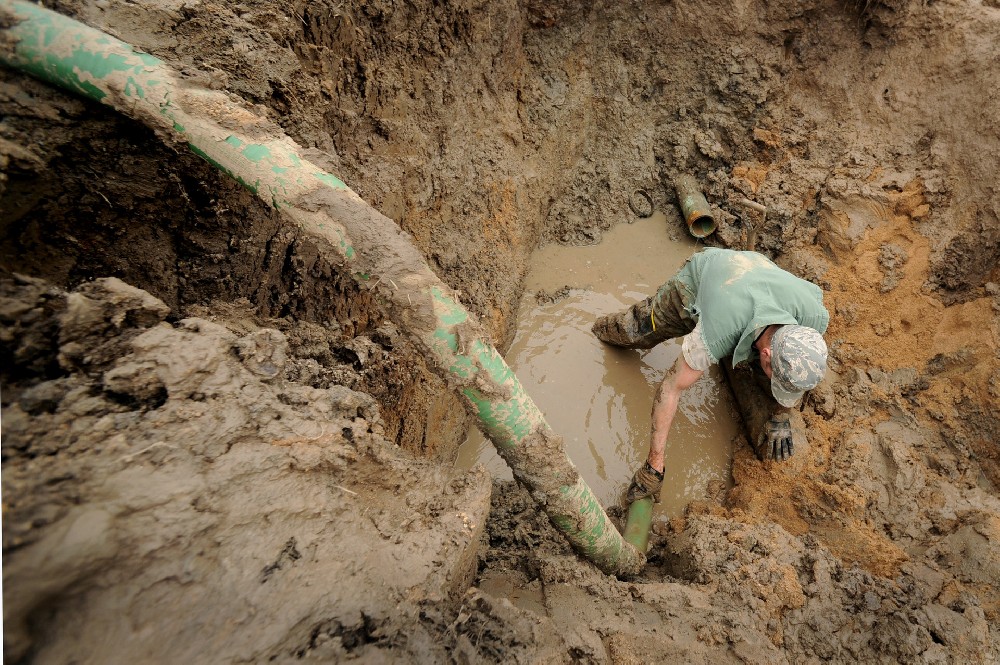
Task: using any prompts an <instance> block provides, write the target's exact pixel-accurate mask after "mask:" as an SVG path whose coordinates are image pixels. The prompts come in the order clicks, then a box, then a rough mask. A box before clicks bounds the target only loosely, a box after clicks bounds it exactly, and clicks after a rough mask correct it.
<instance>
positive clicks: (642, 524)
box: [625, 497, 653, 554]
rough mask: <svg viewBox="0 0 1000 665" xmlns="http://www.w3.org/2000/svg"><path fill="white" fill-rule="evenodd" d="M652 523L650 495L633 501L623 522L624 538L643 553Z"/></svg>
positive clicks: (647, 543) (646, 546) (646, 547)
mask: <svg viewBox="0 0 1000 665" xmlns="http://www.w3.org/2000/svg"><path fill="white" fill-rule="evenodd" d="M652 525H653V499H652V497H646V498H645V499H639V500H638V501H633V502H632V505H631V506H629V508H628V519H627V520H626V522H625V540H626V541H628V542H629V543H631V544H632V546H633V547H635V548H636V549H637V550H639V551H640V552H642V553H643V554H645V553H646V550H647V549H648V548H649V530H650V528H651V527H652Z"/></svg>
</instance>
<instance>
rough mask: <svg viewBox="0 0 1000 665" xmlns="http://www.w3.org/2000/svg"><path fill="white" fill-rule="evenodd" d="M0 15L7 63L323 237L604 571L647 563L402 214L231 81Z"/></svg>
mask: <svg viewBox="0 0 1000 665" xmlns="http://www.w3.org/2000/svg"><path fill="white" fill-rule="evenodd" d="M0 19H2V20H0V25H2V26H3V28H0V35H2V40H0V61H2V62H3V63H4V64H5V65H7V66H9V67H12V68H15V69H18V70H20V71H23V72H26V73H28V74H31V75H33V76H36V77H38V78H40V79H41V80H43V81H46V82H48V83H51V84H54V85H58V86H60V87H63V88H66V89H68V90H70V91H71V92H74V93H77V94H80V95H82V96H84V97H87V98H90V99H92V100H95V101H99V102H101V103H103V104H106V105H108V106H110V107H112V108H114V109H115V110H117V111H119V112H121V113H123V114H124V115H127V116H129V117H131V118H133V119H134V120H138V121H140V122H142V123H144V124H145V125H147V126H148V127H150V128H151V129H153V130H154V131H156V132H157V133H158V134H159V135H161V136H168V137H171V138H173V139H175V140H180V141H183V142H185V143H187V144H188V146H189V147H190V148H191V150H192V151H194V152H195V153H196V154H198V155H199V156H201V157H203V158H204V159H205V160H207V161H208V162H209V163H211V164H212V165H214V166H215V167H217V168H218V169H220V170H221V171H223V172H224V173H226V174H227V175H229V176H231V177H233V178H234V179H236V180H237V181H238V182H240V183H241V184H243V185H244V186H245V187H246V188H247V189H249V190H250V191H252V192H253V193H254V194H256V195H257V196H258V197H259V198H261V199H262V200H263V201H264V202H265V203H266V204H267V205H269V206H271V207H273V208H275V209H276V210H278V211H280V212H281V213H282V214H283V215H284V216H285V218H286V219H287V220H289V221H290V222H291V223H293V224H294V225H296V226H297V227H298V228H299V229H300V230H301V232H303V233H305V234H307V235H309V236H310V237H311V238H313V239H315V240H316V241H317V244H318V246H319V247H320V248H321V251H328V252H330V254H331V255H332V257H331V258H333V259H335V260H334V261H333V262H334V263H335V264H337V265H340V266H341V267H342V268H343V269H345V270H349V271H350V272H351V274H352V275H353V276H354V278H355V279H356V280H357V281H358V283H359V284H360V285H361V286H362V287H363V288H367V289H369V290H370V291H371V292H373V294H374V296H375V298H376V300H377V301H378V302H379V303H380V305H381V306H382V308H383V310H384V311H385V313H386V316H387V317H388V318H389V319H390V320H392V321H393V322H395V323H396V324H397V325H398V326H399V327H400V328H401V329H402V330H404V331H406V332H407V334H408V335H409V337H410V339H411V340H413V342H414V343H415V344H416V346H417V348H419V349H420V350H421V351H422V352H423V353H424V355H425V356H426V358H427V360H428V363H429V365H430V366H431V367H432V368H433V369H434V371H435V372H437V373H438V374H439V375H441V376H443V377H444V378H445V380H446V381H448V382H449V385H450V386H451V387H452V388H453V389H454V390H456V391H457V392H458V393H459V394H460V395H462V397H463V398H464V400H463V402H464V404H465V406H466V408H467V409H468V410H469V411H470V413H471V414H472V415H473V416H475V417H476V418H477V420H478V424H479V427H480V429H481V430H482V431H483V433H484V434H486V436H487V437H488V438H489V439H490V440H491V441H492V442H493V444H494V445H495V446H496V448H497V451H498V452H499V453H500V455H501V456H502V457H503V458H504V460H505V461H506V462H507V463H508V464H509V465H510V467H511V468H512V469H513V470H514V475H515V477H517V478H518V480H519V481H521V482H522V483H523V484H525V485H526V486H527V487H528V488H529V489H530V490H531V493H532V496H533V497H534V498H535V500H536V501H537V502H538V503H539V504H540V505H541V507H542V508H543V509H544V510H545V511H546V513H547V514H548V517H549V520H550V521H551V522H552V523H553V524H554V525H555V526H556V528H558V529H559V530H560V531H561V532H562V533H563V535H564V536H565V537H566V538H567V540H568V541H569V542H570V543H571V544H572V545H573V547H574V548H575V549H576V550H577V551H578V552H580V553H581V554H582V555H584V556H585V557H586V558H588V559H589V560H590V561H592V562H593V563H594V564H595V565H597V566H598V567H599V568H600V569H601V570H603V571H604V572H606V573H611V574H617V575H623V576H625V575H632V574H635V573H637V572H639V570H641V569H642V567H643V566H644V565H645V562H646V557H645V554H644V553H643V552H641V551H639V550H638V549H637V548H636V547H635V546H633V545H632V544H630V543H629V542H627V541H626V540H625V539H624V538H623V537H622V536H621V534H620V533H618V531H617V530H616V529H615V527H614V525H613V524H612V523H611V520H610V519H609V518H608V516H607V514H606V513H605V512H604V509H603V508H602V507H601V505H600V503H599V502H598V500H597V498H596V497H595V496H594V494H593V492H592V491H591V489H590V487H589V486H588V485H587V484H586V483H585V482H584V480H583V478H582V477H580V474H579V473H578V472H577V470H576V467H574V465H573V463H572V461H570V459H569V458H568V457H567V455H566V452H565V448H564V446H563V442H562V439H561V438H560V437H559V436H557V435H556V434H555V433H554V432H553V431H552V430H551V428H550V427H549V426H548V424H547V423H546V421H545V418H544V416H543V415H542V413H541V411H540V410H539V408H538V407H537V406H536V405H535V403H534V402H533V401H532V400H531V398H530V397H529V396H528V395H527V394H526V393H525V391H524V389H523V388H522V387H521V384H520V382H519V381H518V379H517V377H516V376H515V375H514V373H513V371H511V369H510V368H509V367H508V366H507V364H506V363H505V362H504V360H503V358H502V357H501V356H500V354H499V352H498V351H497V350H496V349H495V348H494V347H493V346H492V344H491V343H490V342H489V341H488V337H487V336H486V334H485V332H484V331H483V329H482V328H481V326H480V325H479V323H478V322H477V321H476V320H475V319H474V318H473V317H472V316H471V315H470V314H469V313H468V312H467V311H466V310H465V308H464V307H463V306H462V305H461V304H460V302H459V300H458V297H457V295H456V294H455V293H454V292H453V291H452V290H451V289H450V288H449V287H448V286H447V285H445V284H444V283H443V282H441V281H440V280H439V279H438V278H437V276H436V275H435V274H434V273H433V272H432V271H431V269H430V267H429V266H428V265H427V262H426V260H425V259H424V257H423V255H422V254H421V253H420V251H419V250H418V249H417V248H416V247H415V246H414V244H413V243H412V241H411V239H410V237H409V235H408V234H407V233H405V232H404V231H402V230H401V229H400V228H399V226H397V225H396V223H395V222H393V221H392V220H391V219H389V218H387V217H385V216H384V215H382V214H381V213H379V212H378V211H376V210H375V209H373V208H372V207H371V206H370V205H368V204H367V203H366V202H365V201H363V200H362V199H361V198H360V197H359V196H358V195H357V194H356V193H354V192H353V191H352V190H350V189H349V188H348V187H347V186H346V185H345V184H344V183H343V182H342V181H341V180H340V179H338V178H337V177H335V176H333V175H331V174H330V173H327V172H326V171H324V170H322V169H320V168H319V167H317V166H315V165H313V164H312V163H310V162H308V161H307V160H305V159H303V158H302V156H301V151H300V149H299V146H298V145H297V144H296V143H295V142H293V141H292V140H291V139H290V138H288V137H287V136H285V134H284V133H283V132H282V131H281V129H280V128H279V127H277V126H276V125H274V124H272V123H270V122H269V121H267V120H266V119H263V118H261V117H259V116H257V115H256V114H254V113H252V112H250V111H248V110H246V109H245V108H243V107H242V106H240V105H238V104H236V103H234V102H233V101H232V100H231V99H230V98H229V97H228V96H226V95H224V94H222V93H216V92H211V91H208V90H204V89H201V88H197V87H193V86H190V85H188V84H186V82H185V81H183V79H182V78H181V77H180V75H179V74H178V73H177V72H175V71H174V70H173V69H172V68H170V67H169V66H167V65H166V64H165V63H163V62H162V61H161V60H159V59H157V58H155V57H153V56H151V55H148V54H144V53H139V52H136V51H135V50H134V49H133V48H132V47H131V46H130V45H128V44H126V43H124V42H122V41H120V40H118V39H115V38H114V37H111V36H110V35H108V34H106V33H104V32H101V31H99V30H96V29H93V28H89V27H87V26H85V25H83V24H81V23H79V22H77V21H74V20H72V19H70V18H67V17H65V16H62V15H61V14H58V13H55V12H52V11H50V10H47V9H44V8H43V7H40V6H38V5H35V4H32V3H30V2H25V1H23V0H2V1H0ZM228 128H234V129H228ZM235 128H239V129H235ZM337 259H339V260H337Z"/></svg>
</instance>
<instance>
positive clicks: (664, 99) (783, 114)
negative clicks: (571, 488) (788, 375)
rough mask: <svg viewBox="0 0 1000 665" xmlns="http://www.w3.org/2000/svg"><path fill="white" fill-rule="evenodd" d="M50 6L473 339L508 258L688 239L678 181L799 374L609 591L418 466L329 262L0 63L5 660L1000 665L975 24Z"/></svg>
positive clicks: (136, 137) (717, 1) (984, 125)
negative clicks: (815, 369) (822, 313)
mask: <svg viewBox="0 0 1000 665" xmlns="http://www.w3.org/2000/svg"><path fill="white" fill-rule="evenodd" d="M48 4H49V6H51V7H52V8H54V9H57V10H58V11H61V12H64V13H66V14H69V15H71V16H74V17H76V18H78V19H80V20H82V21H84V22H86V23H88V24H90V25H93V26H95V27H98V28H100V29H103V30H105V31H107V32H109V33H111V34H113V35H115V36H117V37H119V38H121V39H124V40H126V41H128V42H130V43H132V44H134V45H135V46H137V47H138V48H140V49H142V50H145V51H147V52H150V53H153V54H155V55H156V56H158V57H160V58H162V59H163V60H165V61H167V62H168V63H170V64H171V65H173V66H174V67H176V68H177V69H178V70H179V71H181V72H183V74H184V76H185V77H187V78H188V79H189V81H190V82H192V84H196V85H202V86H204V87H206V88H212V89H215V90H222V91H225V92H226V93H229V94H230V95H231V96H232V97H233V98H234V99H238V100H240V103H242V104H245V105H246V107H247V108H249V109H251V110H253V111H255V112H256V113H258V114H261V115H263V116H266V117H267V118H268V119H269V120H271V121H272V122H274V123H276V124H278V125H280V126H281V127H282V128H283V129H284V131H285V132H286V133H287V134H288V135H289V136H291V137H292V138H293V139H294V140H296V141H297V142H298V143H299V144H300V145H302V146H303V148H304V149H305V151H306V153H307V154H308V156H309V158H310V159H312V160H313V161H315V162H316V163H317V164H320V165H321V166H323V167H324V168H326V169H327V170H329V171H331V172H333V173H336V174H338V175H339V176H340V177H341V178H342V179H343V180H344V181H345V182H347V183H348V184H349V185H350V186H351V187H352V188H353V189H354V190H355V191H356V192H358V193H359V194H360V195H361V196H362V197H363V198H364V199H365V200H366V201H368V202H369V203H370V204H372V205H373V206H375V207H376V208H377V209H378V210H380V211H381V212H382V213H384V214H385V215H387V216H389V217H391V218H392V219H394V220H396V221H397V222H398V223H399V225H400V226H401V227H402V228H404V229H405V230H407V231H408V232H409V233H410V234H411V235H412V236H413V238H414V240H415V242H416V244H417V246H418V247H419V248H420V249H421V251H422V252H423V254H424V255H425V256H426V257H427V259H428V262H429V263H430V265H431V267H432V268H433V269H434V270H435V271H436V273H437V274H438V275H439V276H440V277H441V278H442V279H443V280H444V281H446V282H447V283H448V284H449V285H450V286H452V287H453V288H455V289H458V290H459V291H460V292H461V297H462V300H463V302H464V303H465V304H466V306H467V307H468V308H469V309H470V310H471V311H473V312H474V313H475V314H476V315H477V316H478V317H479V318H480V319H481V321H482V322H483V324H484V325H485V327H486V328H487V329H488V330H489V332H490V334H491V335H492V337H493V339H494V341H495V343H496V344H497V345H498V346H499V347H501V348H504V347H505V346H506V345H507V344H509V342H510V338H511V335H512V332H513V329H514V323H515V322H514V315H515V313H516V307H517V302H518V298H519V296H520V293H521V288H522V282H523V278H524V273H525V270H526V266H527V261H528V258H529V256H530V254H531V252H532V251H533V250H534V249H535V248H536V247H538V246H539V245H540V244H541V243H546V242H562V243H573V244H591V243H598V242H600V240H601V237H602V233H603V232H604V231H606V230H607V229H609V228H611V227H612V226H613V225H615V224H619V223H623V222H626V221H627V220H628V219H629V217H630V215H631V213H630V212H629V211H628V201H629V196H630V195H631V193H632V192H634V191H635V190H636V189H638V188H643V189H646V190H647V191H649V192H650V194H651V196H652V198H653V202H654V205H655V206H656V207H657V208H658V209H660V210H663V211H665V212H666V213H667V223H668V225H669V226H670V227H671V228H672V229H679V228H681V226H680V225H681V224H682V222H681V221H680V219H679V216H678V213H677V211H676V210H675V208H674V205H673V197H674V191H673V187H672V184H671V183H672V181H673V178H674V177H675V176H677V175H678V174H681V173H691V174H694V175H695V176H696V177H697V178H698V179H699V181H700V182H701V183H703V185H704V187H705V190H706V194H707V196H708V198H709V200H710V201H711V203H712V204H713V206H714V207H715V210H716V213H717V217H718V220H719V230H718V231H717V233H716V234H715V235H713V236H712V237H710V238H708V239H707V240H706V243H707V244H712V245H718V246H730V247H738V248H742V247H743V246H745V245H746V244H747V243H748V242H749V241H750V240H751V239H753V240H754V242H755V247H756V249H757V250H758V251H762V252H764V253H766V254H767V255H768V256H771V257H772V258H774V259H775V260H776V261H777V262H778V263H779V264H780V265H782V266H784V267H786V268H787V269H789V270H792V271H794V272H796V273H797V274H800V275H802V276H804V277H806V278H808V279H810V280H813V281H814V282H816V283H817V284H819V285H820V286H821V287H822V288H823V290H824V292H825V301H826V304H827V307H828V309H829V310H830V312H831V325H830V329H829V331H828V333H827V339H828V342H829V344H830V348H831V369H832V371H831V373H830V375H829V377H828V379H827V380H826V381H825V382H824V383H823V384H822V385H821V386H820V387H819V388H817V389H816V390H814V391H812V392H811V393H810V395H809V396H808V398H807V399H806V400H805V401H804V403H803V405H802V406H801V417H802V420H803V422H804V424H805V426H806V432H807V435H808V445H806V446H804V447H802V448H801V449H799V450H797V452H796V455H795V456H794V458H793V459H792V460H791V461H790V462H787V463H784V464H778V463H774V462H767V463H762V462H760V461H758V460H757V459H756V458H755V457H754V455H753V453H752V451H751V448H750V446H749V445H748V444H747V442H746V441H745V440H743V439H738V440H736V441H734V443H733V445H734V460H735V461H734V467H733V481H734V485H733V488H732V489H731V490H729V491H728V492H727V493H725V496H724V497H721V498H719V499H718V500H706V501H704V502H697V503H694V504H691V505H690V506H689V507H688V509H687V511H686V513H685V515H684V516H683V517H681V518H676V519H674V520H672V521H671V522H662V523H657V524H655V525H654V534H653V537H652V542H651V549H650V554H649V563H648V565H647V567H646V568H645V570H644V571H643V572H642V574H641V575H640V576H639V577H637V578H634V579H628V580H621V579H616V578H614V577H609V576H606V575H604V574H602V573H601V572H599V571H598V570H597V569H596V568H595V567H593V566H592V565H591V564H589V563H588V562H586V561H584V560H582V559H581V558H579V557H578V556H577V555H575V554H574V553H573V552H572V550H571V549H570V548H569V547H568V545H567V544H566V542H565V541H564V540H563V539H562V538H561V537H560V536H559V534H558V533H557V532H556V531H555V530H554V529H553V527H552V526H551V525H550V524H549V523H548V521H547V519H546V517H545V515H544V513H543V512H541V511H540V510H539V509H538V508H537V506H536V505H535V503H534V501H533V499H532V498H531V496H530V495H529V494H528V493H526V492H525V491H524V490H523V489H522V488H520V487H518V486H517V485H515V484H513V483H494V482H492V481H491V479H490V478H489V476H488V475H487V474H486V473H485V471H483V470H482V469H481V468H477V469H474V470H472V471H469V472H459V471H455V470H454V469H453V468H452V459H453V457H454V454H455V451H456V448H457V445H458V443H459V442H460V441H461V440H462V439H463V438H464V436H465V433H466V431H467V428H468V427H469V426H470V422H469V419H468V418H467V416H466V415H465V414H464V412H463V410H462V407H461V404H460V403H459V402H458V401H457V399H455V398H454V397H452V396H451V394H450V393H449V391H448V390H447V387H446V385H445V383H444V381H442V380H441V379H439V378H438V377H436V376H435V375H434V374H432V373H431V372H430V371H429V370H428V368H427V366H426V365H425V364H424V362H423V361H422V360H421V358H420V357H419V356H418V354H417V352H416V351H415V347H414V346H413V345H412V344H411V343H410V342H409V341H408V339H407V337H406V335H405V334H404V333H403V332H402V331H400V330H398V329H397V328H396V327H395V326H394V325H393V324H391V323H390V322H388V321H387V320H386V319H385V317H384V315H383V313H382V312H381V311H380V310H379V308H378V306H377V303H376V302H375V301H374V300H373V298H371V297H370V295H369V294H368V292H367V291H364V290H362V289H360V288H359V287H357V286H356V285H355V283H354V282H353V281H352V279H351V277H350V275H349V274H347V273H346V272H343V271H342V270H340V268H339V267H338V266H337V264H336V263H335V262H331V261H330V260H329V259H328V258H327V257H326V256H325V255H324V253H323V251H321V249H320V248H318V247H316V246H315V245H314V244H313V243H311V242H310V241H309V239H308V238H304V237H302V236H301V235H300V234H299V232H298V231H297V230H296V229H294V228H290V227H289V226H287V225H286V224H285V223H284V222H283V221H282V220H281V218H280V217H279V216H278V215H277V214H275V213H274V212H272V211H270V210H268V209H267V208H265V207H264V206H263V204H261V203H259V202H258V201H257V200H256V199H254V198H253V197H252V196H251V195H250V194H249V193H248V192H246V191H244V190H242V189H241V188H240V187H239V186H238V185H237V184H235V183H233V182H230V181H229V180H227V179H226V177H225V176H223V175H221V174H220V173H218V172H216V171H214V170H213V168H212V167H210V166H209V165H208V164H206V163H204V162H202V161H200V160H199V159H198V158H197V157H196V156H195V155H193V154H191V153H189V152H188V151H187V150H186V149H185V148H184V147H183V146H180V145H173V144H170V143H165V142H164V141H163V140H162V139H161V137H158V136H156V135H154V134H153V133H152V132H151V131H149V130H147V129H146V128H144V127H142V126H141V125H138V124H136V123H134V122H132V121H130V120H128V119H126V118H124V117H122V116H119V115H117V114H116V113H114V112H112V111H110V110H108V109H105V108H102V107H99V106H98V105H96V104H93V103H90V102H85V101H82V100H80V99H77V98H74V97H72V96H69V95H67V94H64V93H62V92H59V91H57V90H55V89H53V88H51V87H49V86H47V85H45V84H43V83H40V82H38V81H35V80H33V79H31V78H28V77H26V76H24V75H21V74H19V73H17V72H14V71H11V70H7V69H0V166H2V175H0V268H2V270H0V272H2V274H0V278H2V281H0V325H2V329H0V356H2V358H0V367H2V373H3V375H2V379H3V384H2V390H3V394H2V402H3V412H2V461H3V467H2V475H3V478H2V484H3V612H4V641H3V644H4V660H5V662H12V663H15V662H38V663H66V662H81V663H125V662H129V663H131V662H164V663H202V662H205V663H208V662H211V663H217V662H270V661H274V662H293V661H306V662H352V661H363V662H457V663H478V662H488V663H493V662H505V663H507V662H520V663H535V662H593V663H640V662H654V661H659V662H706V663H707V662H713V663H718V662H751V663H776V662H794V663H801V662H806V663H819V662H859V661H860V662H908V663H910V662H914V663H952V662H953V663H991V662H998V661H1000V495H998V488H1000V378H998V376H1000V355H998V354H1000V317H998V312H1000V268H998V256H1000V219H998V215H1000V189H998V187H997V179H996V174H997V173H1000V130H998V127H1000V123H998V122H997V120H998V116H997V109H998V108H1000V61H998V58H1000V47H998V46H997V45H998V44H1000V6H998V5H997V2H996V0H968V1H960V0H937V1H935V2H930V1H928V2H920V3H918V2H907V1H905V0H887V1H886V2H864V3H862V2H850V1H844V0H812V1H807V2H793V1H792V0H777V1H775V2H767V3H760V2H757V3H752V2H722V1H721V0H705V1H704V2H689V1H686V0H667V1H661V0H656V1H651V2H607V3H582V2H568V3H562V2H544V1H535V0H522V1H521V2H517V1H516V0H493V1H490V2H473V1H471V0H453V1H449V2H444V3H441V2H427V1H426V0H412V1H410V2H398V1H396V0H375V1H373V2H365V3H348V2H345V3H338V2H334V1H333V0H319V1H310V2H304V1H302V0H293V1H292V2H275V1H274V0H245V1H244V2H235V1H231V0H215V1H208V0H189V1H186V2H179V1H178V2H174V1H173V0H134V1H125V0H97V1H95V2H89V1H81V0H58V1H54V2H52V3H48ZM0 24H2V19H0ZM741 199H749V200H752V201H754V202H757V203H760V204H762V205H764V206H766V207H767V214H766V217H764V218H763V219H761V215H760V213H759V212H757V211H756V210H754V209H753V208H749V207H747V206H745V205H744V204H742V203H741V202H740V201H741ZM622 270H628V266H622ZM512 601H513V602H512Z"/></svg>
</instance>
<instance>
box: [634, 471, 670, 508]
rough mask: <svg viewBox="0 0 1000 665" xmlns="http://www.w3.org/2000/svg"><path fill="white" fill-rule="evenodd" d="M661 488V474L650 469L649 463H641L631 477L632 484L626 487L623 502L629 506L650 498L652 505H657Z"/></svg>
mask: <svg viewBox="0 0 1000 665" xmlns="http://www.w3.org/2000/svg"><path fill="white" fill-rule="evenodd" d="M661 487H663V473H662V472H660V471H657V470H656V469H654V468H653V467H651V466H650V465H649V462H643V464H642V466H641V467H639V470H638V471H636V472H635V475H633V476H632V484H631V485H629V486H628V492H627V493H626V494H625V500H626V501H627V502H628V505H630V506H631V505H632V504H633V503H635V502H636V501H638V500H639V499H645V498H646V497H647V496H651V497H653V502H654V503H659V502H660V488H661Z"/></svg>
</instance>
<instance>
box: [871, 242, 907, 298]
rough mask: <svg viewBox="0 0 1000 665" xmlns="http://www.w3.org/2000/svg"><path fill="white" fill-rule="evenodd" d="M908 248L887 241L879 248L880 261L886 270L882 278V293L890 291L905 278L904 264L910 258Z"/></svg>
mask: <svg viewBox="0 0 1000 665" xmlns="http://www.w3.org/2000/svg"><path fill="white" fill-rule="evenodd" d="M909 258H910V257H909V255H908V254H907V253H906V250H905V249H903V248H902V247H900V246H899V245H896V244H892V243H886V244H884V245H882V247H881V248H879V255H878V262H879V265H881V266H882V270H883V271H884V272H885V276H884V277H883V278H882V286H881V289H880V290H881V291H882V293H888V292H889V291H892V290H893V289H894V288H896V287H897V286H898V285H899V281H900V280H901V279H902V278H903V266H904V265H905V264H906V261H907V260H908V259H909Z"/></svg>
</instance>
